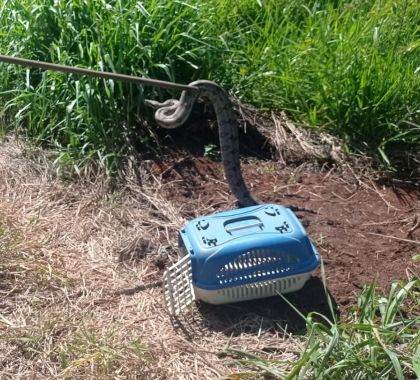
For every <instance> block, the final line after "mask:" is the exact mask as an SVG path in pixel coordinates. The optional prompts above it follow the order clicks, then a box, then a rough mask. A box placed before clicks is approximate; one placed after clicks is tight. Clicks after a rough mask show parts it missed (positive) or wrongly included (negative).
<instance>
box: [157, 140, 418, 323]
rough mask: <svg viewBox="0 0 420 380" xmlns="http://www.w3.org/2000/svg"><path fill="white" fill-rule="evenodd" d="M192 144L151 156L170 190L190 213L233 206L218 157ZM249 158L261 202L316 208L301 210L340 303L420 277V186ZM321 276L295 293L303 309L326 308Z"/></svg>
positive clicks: (251, 182)
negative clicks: (372, 287)
mask: <svg viewBox="0 0 420 380" xmlns="http://www.w3.org/2000/svg"><path fill="white" fill-rule="evenodd" d="M184 137H185V135H184ZM191 144H192V145H189V143H188V142H186V143H185V145H184V146H183V147H181V148H179V147H178V148H175V150H173V149H172V150H171V152H170V154H168V155H167V156H166V157H167V159H164V160H163V161H161V162H159V163H158V162H153V164H152V171H153V172H154V174H155V175H156V176H160V178H161V180H162V182H163V183H164V185H163V187H162V189H163V191H164V193H165V196H166V197H168V198H169V199H171V201H174V202H176V203H180V204H184V210H185V215H184V216H185V217H187V218H193V217H195V216H197V215H198V214H210V213H213V212H217V211H221V210H225V209H229V208H233V207H236V205H235V199H234V198H233V197H232V195H231V193H230V191H229V189H228V187H227V185H226V183H225V181H224V178H223V168H222V164H221V162H220V161H219V160H217V158H214V157H212V158H211V157H205V156H203V155H202V152H201V154H200V149H199V148H197V146H196V145H195V144H194V143H191ZM186 146H187V148H185V147H186ZM191 146H193V147H194V148H191ZM245 149H246V148H245ZM174 157H176V158H174ZM245 161H246V162H244V164H243V168H242V169H243V172H244V176H245V178H246V183H247V184H248V186H249V187H250V189H251V190H252V193H253V194H254V195H255V196H256V197H257V198H258V199H259V200H260V201H261V202H264V203H271V202H273V203H279V204H282V205H294V206H300V207H305V208H309V209H312V210H313V211H314V213H310V212H297V213H296V214H297V215H298V217H299V218H300V220H301V222H302V224H303V225H304V226H305V228H306V229H307V232H308V234H309V236H310V238H311V239H312V241H313V243H314V244H315V246H316V247H317V249H318V251H319V253H320V255H321V257H322V259H323V262H324V266H325V274H326V281H327V288H328V290H329V292H330V294H331V295H332V298H333V300H335V302H336V303H337V304H338V305H339V306H340V309H343V308H344V309H345V308H348V307H349V306H351V305H352V304H354V302H355V296H356V295H357V294H359V293H360V290H361V289H362V288H363V287H364V286H365V285H367V284H369V283H371V282H372V281H373V280H375V282H376V284H377V286H378V289H379V291H381V292H383V293H385V292H386V291H387V290H388V289H389V286H390V284H391V283H392V282H393V281H396V280H402V281H407V280H408V279H410V278H412V277H413V276H418V275H419V265H418V262H417V263H416V262H415V261H414V260H413V256H415V255H416V254H419V253H420V188H419V187H418V186H416V185H410V186H408V185H405V186H395V185H393V186H390V185H388V186H385V185H383V184H381V183H380V182H379V181H374V180H371V179H369V177H368V176H363V178H362V177H359V176H358V175H356V174H355V173H354V171H352V170H351V169H349V170H347V171H346V172H343V171H337V170H328V169H324V170H320V169H316V168H314V165H309V164H307V163H306V164H303V165H300V166H298V167H294V168H292V167H287V166H285V165H281V164H279V163H276V162H274V161H272V160H267V159H266V158H263V157H260V158H255V157H253V158H250V157H249V156H248V157H247V158H246V160H245ZM189 210H191V211H189ZM319 278H320V271H318V272H317V273H316V274H315V277H314V278H312V279H311V280H310V281H308V283H307V284H306V286H305V287H304V288H303V289H302V290H301V291H300V292H298V293H295V294H294V295H292V296H291V299H292V300H295V301H298V304H299V307H300V308H301V309H303V310H302V311H312V310H317V311H321V312H328V306H327V304H326V300H325V297H324V298H322V297H319V296H318V295H319V293H320V292H322V290H323V287H322V283H321V281H320V279H319ZM261 302H262V303H261V304H259V303H258V302H257V303H255V302H253V304H252V309H253V310H258V308H259V307H260V306H261V307H262V308H263V307H264V302H265V301H261ZM321 304H322V305H321ZM283 306H284V305H283ZM227 315H231V313H228V314H227ZM282 317H284V316H282ZM227 325H228V324H226V326H227Z"/></svg>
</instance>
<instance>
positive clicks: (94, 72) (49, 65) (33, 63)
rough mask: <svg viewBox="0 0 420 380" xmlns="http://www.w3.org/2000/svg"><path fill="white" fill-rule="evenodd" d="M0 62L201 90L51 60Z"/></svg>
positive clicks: (1, 58)
mask: <svg viewBox="0 0 420 380" xmlns="http://www.w3.org/2000/svg"><path fill="white" fill-rule="evenodd" d="M0 62H4V63H12V64H15V65H20V66H29V67H36V68H38V69H45V70H53V71H61V72H64V73H70V74H76V75H87V76H90V77H97V78H103V79H115V80H119V81H123V82H130V83H137V84H142V85H145V86H155V87H162V88H169V89H175V90H187V91H193V92H197V91H199V90H198V88H197V87H194V86H189V85H185V84H178V83H172V82H166V81H163V80H158V79H149V78H143V77H136V76H133V75H126V74H118V73H110V72H108V71H98V70H91V69H83V68H81V67H73V66H67V65H59V64H56V63H49V62H42V61H34V60H32V59H25V58H17V57H10V56H7V55H0Z"/></svg>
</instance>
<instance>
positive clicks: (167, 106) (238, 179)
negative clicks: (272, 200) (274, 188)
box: [145, 80, 258, 207]
mask: <svg viewBox="0 0 420 380" xmlns="http://www.w3.org/2000/svg"><path fill="white" fill-rule="evenodd" d="M189 86H194V87H196V88H197V89H198V91H197V92H196V93H192V92H190V91H183V92H182V94H181V97H180V99H179V100H176V99H170V100H167V101H165V102H163V103H159V102H157V101H154V100H146V101H145V103H146V104H147V105H148V106H150V107H153V108H155V109H156V112H155V120H156V122H157V123H158V125H159V126H161V127H163V128H169V129H171V128H177V127H179V126H180V125H182V124H184V123H185V121H186V120H187V119H188V117H189V115H190V113H191V110H192V107H193V105H194V102H195V101H196V100H197V98H198V97H201V98H204V99H205V100H208V101H209V102H210V103H211V104H212V105H213V107H214V111H215V113H216V117H217V124H218V126H219V142H220V151H221V155H222V161H223V167H224V171H225V176H226V180H227V182H228V184H229V187H230V189H231V191H232V193H233V194H234V195H235V197H236V199H237V200H238V203H239V205H240V206H241V207H248V206H254V205H257V204H258V203H257V201H256V200H255V199H254V198H253V197H252V195H251V194H250V192H249V190H248V188H247V187H246V185H245V182H244V179H243V177H242V172H241V163H240V158H239V140H238V121H237V119H236V116H235V113H234V111H233V106H232V103H231V101H230V99H229V96H228V94H227V92H226V91H225V90H224V89H223V88H222V87H220V86H219V85H217V84H216V83H214V82H211V81H207V80H198V81H195V82H192V83H190V84H189Z"/></svg>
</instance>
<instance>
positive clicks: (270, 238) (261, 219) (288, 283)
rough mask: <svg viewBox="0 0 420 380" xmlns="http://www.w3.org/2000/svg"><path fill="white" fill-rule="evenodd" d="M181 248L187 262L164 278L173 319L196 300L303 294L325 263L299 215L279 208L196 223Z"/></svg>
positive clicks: (240, 211)
mask: <svg viewBox="0 0 420 380" xmlns="http://www.w3.org/2000/svg"><path fill="white" fill-rule="evenodd" d="M179 244H180V246H181V247H182V248H183V250H184V252H185V256H184V257H183V258H182V259H181V260H180V261H178V262H177V263H176V264H175V265H173V266H172V267H170V268H169V269H168V270H167V271H166V272H165V274H164V287H165V300H166V304H167V307H168V309H169V311H170V313H171V314H178V313H179V312H180V311H182V310H183V309H184V308H185V307H187V306H188V305H189V304H190V303H191V302H193V301H194V300H201V301H205V302H208V303H212V304H221V303H229V302H238V301H245V300H251V299H256V298H263V297H270V296H273V295H276V294H278V293H288V292H293V291H296V290H299V289H300V288H302V286H303V285H304V284H305V282H306V281H307V280H308V279H309V277H310V276H311V273H312V272H313V271H314V270H315V269H316V268H317V267H318V266H319V263H320V258H319V255H318V253H317V251H316V249H315V247H314V246H313V245H312V243H311V241H310V240H309V238H308V236H307V234H306V232H305V230H304V228H303V226H302V224H301V223H300V222H299V220H298V219H297V218H296V216H295V215H294V213H293V212H292V211H291V210H289V209H287V208H285V207H282V206H279V205H275V204H266V205H258V206H253V207H247V208H243V209H237V210H232V211H228V212H222V213H219V214H214V215H209V216H203V217H200V218H196V219H194V220H192V221H191V222H189V223H188V224H187V225H186V226H185V228H184V229H182V230H181V231H180V233H179Z"/></svg>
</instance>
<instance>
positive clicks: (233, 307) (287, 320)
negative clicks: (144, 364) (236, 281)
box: [174, 277, 339, 338]
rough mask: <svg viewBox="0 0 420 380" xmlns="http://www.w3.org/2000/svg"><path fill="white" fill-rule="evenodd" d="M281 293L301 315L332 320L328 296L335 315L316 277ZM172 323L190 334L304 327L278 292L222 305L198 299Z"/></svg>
mask: <svg viewBox="0 0 420 380" xmlns="http://www.w3.org/2000/svg"><path fill="white" fill-rule="evenodd" d="M285 297H286V299H287V300H288V301H289V302H290V303H291V304H293V305H294V307H295V308H296V309H297V310H298V311H299V312H300V313H302V314H303V315H304V316H307V315H308V313H310V312H316V313H319V314H322V315H324V316H326V317H327V318H328V319H330V320H332V314H331V308H330V306H329V304H328V297H330V299H331V303H332V307H333V310H334V314H335V315H336V316H337V318H338V317H339V311H338V307H337V304H336V302H335V301H334V299H333V298H332V296H331V294H329V292H328V296H327V294H326V292H325V289H324V286H323V283H322V281H321V280H320V279H319V278H318V277H312V278H311V279H309V280H308V281H307V282H306V284H305V286H304V287H303V288H302V289H301V290H300V291H298V292H295V293H290V294H286V295H285ZM174 325H175V326H176V327H178V328H179V329H180V330H181V331H183V332H184V333H185V334H186V335H187V336H189V337H191V338H193V337H194V336H199V335H203V334H205V333H206V331H211V332H222V333H223V334H225V335H227V336H239V335H240V334H243V333H246V334H255V335H260V334H262V333H264V332H272V333H281V334H284V333H286V332H292V333H294V334H303V333H305V331H306V324H305V321H304V319H303V318H302V316H301V315H299V313H298V312H297V311H296V310H294V308H293V307H292V306H291V305H289V304H288V303H287V302H286V301H285V300H284V299H283V298H282V297H280V296H276V297H270V298H264V299H258V300H252V301H246V302H238V303H234V304H226V305H210V304H206V303H204V302H200V303H198V304H197V308H196V310H195V311H194V312H191V313H186V314H184V315H182V316H181V317H178V318H177V319H176V320H174Z"/></svg>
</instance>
